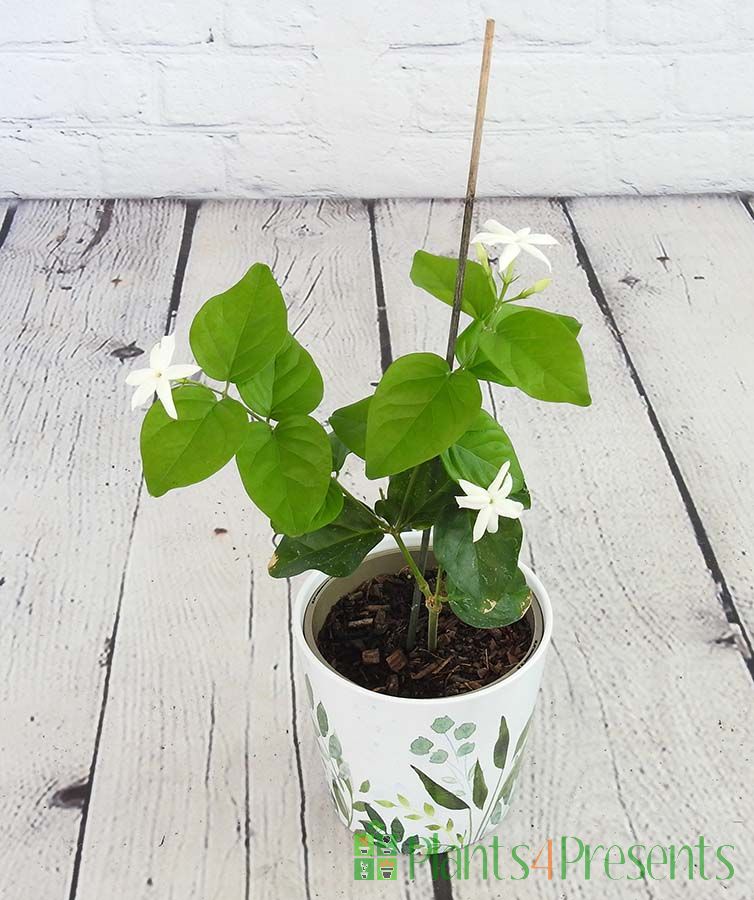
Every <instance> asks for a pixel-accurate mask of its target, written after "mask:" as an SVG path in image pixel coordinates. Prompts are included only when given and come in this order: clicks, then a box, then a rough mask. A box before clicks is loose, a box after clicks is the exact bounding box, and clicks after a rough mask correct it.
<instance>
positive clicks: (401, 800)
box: [396, 794, 411, 809]
mask: <svg viewBox="0 0 754 900" xmlns="http://www.w3.org/2000/svg"><path fill="white" fill-rule="evenodd" d="M396 796H397V797H398V802H399V803H400V805H401V806H405V807H406V809H408V808H409V807H410V806H411V804H410V803H409V802H408V798H407V797H404V796H403V794H396Z"/></svg>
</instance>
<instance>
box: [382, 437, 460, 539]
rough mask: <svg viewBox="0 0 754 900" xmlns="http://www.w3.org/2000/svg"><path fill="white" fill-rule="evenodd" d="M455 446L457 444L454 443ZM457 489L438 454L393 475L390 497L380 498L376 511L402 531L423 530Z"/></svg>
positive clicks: (432, 522)
mask: <svg viewBox="0 0 754 900" xmlns="http://www.w3.org/2000/svg"><path fill="white" fill-rule="evenodd" d="M454 446H455V445H454ZM457 492H458V488H457V486H456V484H455V482H453V481H451V479H450V478H449V477H448V473H447V472H446V471H445V467H444V466H443V464H442V462H441V461H440V459H439V457H437V456H436V457H435V458H434V459H428V460H427V461H426V462H424V463H422V464H421V465H419V466H415V467H414V468H413V469H409V470H408V471H406V472H400V473H399V474H398V475H391V476H390V483H389V485H388V490H387V498H386V499H385V500H378V501H377V503H376V504H375V507H374V509H375V512H376V513H377V514H378V515H380V516H382V517H383V519H386V520H387V521H388V522H390V524H391V525H393V526H394V527H395V528H397V529H398V530H399V531H406V530H407V529H410V528H413V529H416V530H417V531H422V530H424V529H425V528H429V526H430V525H432V524H434V521H435V519H436V518H437V517H438V516H439V514H440V513H441V512H442V510H443V509H444V508H445V507H446V506H447V505H448V504H449V503H452V502H453V497H454V495H455V494H456V493H457Z"/></svg>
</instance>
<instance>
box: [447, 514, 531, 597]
mask: <svg viewBox="0 0 754 900" xmlns="http://www.w3.org/2000/svg"><path fill="white" fill-rule="evenodd" d="M476 515H477V514H476V511H475V510H468V509H453V508H452V507H448V508H447V509H446V510H444V511H443V513H442V514H441V515H440V518H439V519H438V520H437V523H436V525H435V530H434V550H435V556H436V557H437V561H438V562H439V563H441V564H442V566H443V568H444V569H445V571H446V572H447V574H448V579H449V582H452V584H453V586H454V596H455V597H456V599H459V598H460V597H462V596H465V597H466V598H468V599H469V600H475V601H488V602H490V603H492V604H494V601H496V600H497V599H498V598H502V597H504V596H505V594H506V590H507V588H508V586H509V584H510V582H511V579H512V578H513V575H514V573H515V572H516V570H517V568H518V556H519V553H520V551H521V541H522V538H523V532H522V529H521V523H520V521H519V520H518V519H506V518H503V517H501V518H500V519H499V520H498V530H497V533H496V534H490V533H489V532H487V533H485V534H484V536H483V537H482V538H481V540H479V541H477V542H476V543H474V542H473V541H472V535H473V529H474V520H475V518H476Z"/></svg>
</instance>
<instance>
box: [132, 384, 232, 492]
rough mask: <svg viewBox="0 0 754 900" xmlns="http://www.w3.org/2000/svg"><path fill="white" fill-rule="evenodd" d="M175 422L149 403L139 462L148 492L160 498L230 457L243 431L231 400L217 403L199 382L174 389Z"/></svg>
mask: <svg viewBox="0 0 754 900" xmlns="http://www.w3.org/2000/svg"><path fill="white" fill-rule="evenodd" d="M173 400H174V401H175V408H176V412H177V413H178V418H177V419H171V418H170V416H169V415H168V414H167V413H166V412H165V409H164V407H163V405H162V403H154V404H153V405H152V406H151V407H150V408H149V410H148V411H147V414H146V416H144V422H143V424H142V426H141V459H142V464H143V466H144V479H145V481H146V483H147V490H148V491H149V493H150V494H151V495H152V496H153V497H161V496H162V495H163V494H165V493H166V492H167V491H170V490H172V489H173V488H179V487H186V486H187V485H189V484H196V483H197V482H198V481H203V480H204V479H205V478H209V476H210V475H214V474H215V472H219V471H220V469H222V467H223V466H224V465H225V464H226V463H228V462H230V460H231V459H233V456H234V455H235V453H236V451H237V450H238V448H239V447H240V446H241V443H242V442H243V440H244V438H245V436H246V428H247V427H248V425H247V423H248V415H247V413H246V411H245V410H244V408H243V406H241V404H240V403H238V402H237V401H235V400H233V399H232V398H230V397H224V398H223V399H222V400H218V398H217V397H216V395H215V394H214V393H213V392H212V391H211V390H210V389H209V388H207V387H204V385H202V384H185V385H181V386H180V387H177V388H176V389H175V390H174V391H173Z"/></svg>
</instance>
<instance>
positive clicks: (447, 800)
mask: <svg viewBox="0 0 754 900" xmlns="http://www.w3.org/2000/svg"><path fill="white" fill-rule="evenodd" d="M411 768H412V769H413V770H414V772H416V774H417V775H418V776H419V778H420V779H421V782H422V784H423V785H424V787H425V789H426V791H427V793H428V794H429V796H430V797H431V798H432V799H433V800H434V801H435V803H437V804H438V806H444V807H445V809H468V808H469V804H468V803H466V802H465V801H464V800H461V798H460V797H456V795H455V794H451V793H450V791H449V790H448V789H447V788H444V787H443V786H442V785H441V784H438V783H437V782H436V781H433V780H432V779H431V778H430V777H429V775H425V773H424V772H422V770H421V769H417V768H416V766H411Z"/></svg>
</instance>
